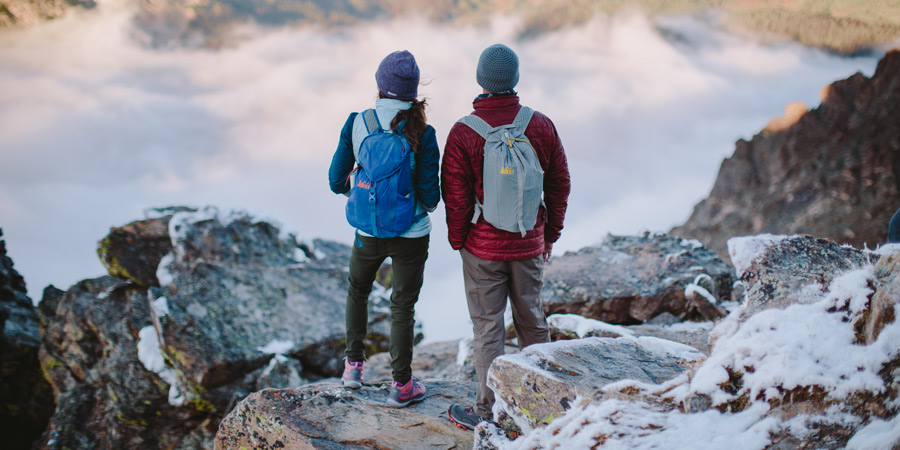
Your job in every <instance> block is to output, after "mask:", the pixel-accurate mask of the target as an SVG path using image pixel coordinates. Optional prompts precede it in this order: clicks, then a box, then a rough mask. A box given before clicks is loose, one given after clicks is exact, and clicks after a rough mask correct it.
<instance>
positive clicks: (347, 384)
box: [341, 380, 362, 389]
mask: <svg viewBox="0 0 900 450" xmlns="http://www.w3.org/2000/svg"><path fill="white" fill-rule="evenodd" d="M341 382H342V383H344V387H345V388H347V389H359V388H361V387H362V383H360V382H358V381H347V380H341Z"/></svg>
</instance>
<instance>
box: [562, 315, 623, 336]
mask: <svg viewBox="0 0 900 450" xmlns="http://www.w3.org/2000/svg"><path fill="white" fill-rule="evenodd" d="M547 324H548V325H550V328H551V329H553V330H554V331H556V332H559V333H562V334H567V335H575V336H577V337H579V338H586V337H620V336H632V335H633V334H634V333H633V332H632V331H630V330H628V329H627V328H624V327H621V326H618V325H610V324H608V323H606V322H602V321H599V320H596V319H588V318H585V317H581V316H579V315H577V314H553V315H552V316H550V317H547Z"/></svg>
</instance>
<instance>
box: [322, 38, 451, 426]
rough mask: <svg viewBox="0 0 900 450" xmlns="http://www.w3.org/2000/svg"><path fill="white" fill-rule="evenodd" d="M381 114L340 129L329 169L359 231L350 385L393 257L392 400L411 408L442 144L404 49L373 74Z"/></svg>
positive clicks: (370, 113) (421, 392)
mask: <svg viewBox="0 0 900 450" xmlns="http://www.w3.org/2000/svg"><path fill="white" fill-rule="evenodd" d="M375 82H376V84H377V86H378V100H376V101H375V107H374V108H373V109H367V110H365V111H363V112H361V113H352V114H350V117H349V118H347V122H346V123H344V128H343V129H342V130H341V137H340V141H339V142H338V147H337V151H335V153H334V158H333V159H332V161H331V168H330V169H329V170H328V181H329V184H330V185H331V190H332V191H333V192H335V193H336V194H345V195H348V196H349V199H348V200H347V209H346V212H347V220H348V221H349V222H350V224H351V225H352V226H353V227H354V228H356V236H355V239H354V244H353V250H352V251H351V254H350V288H349V290H348V292H347V316H346V322H347V349H346V352H345V356H344V374H343V376H342V377H341V379H342V383H343V385H344V386H346V387H348V388H351V389H358V388H360V387H362V373H363V366H364V364H365V359H366V354H365V344H364V339H365V337H366V333H367V331H366V325H367V323H368V320H369V317H368V299H369V293H370V292H371V291H372V283H373V282H374V281H375V275H376V273H377V272H378V269H379V267H381V264H382V263H383V262H384V260H385V258H387V257H390V258H391V261H392V265H393V274H392V277H391V287H392V289H393V290H392V292H391V342H390V352H391V369H392V371H393V378H394V380H393V383H392V385H391V393H390V396H389V397H388V400H387V403H388V404H389V405H391V406H394V407H397V408H399V407H403V406H406V405H408V404H410V403H413V402H418V401H421V400H423V399H424V398H425V385H424V384H422V382H420V381H419V380H417V379H416V378H415V377H413V376H412V369H411V368H410V363H411V362H412V356H413V343H414V342H413V336H414V332H413V325H414V324H415V320H414V315H415V304H416V301H418V299H419V291H420V290H421V288H422V279H423V273H424V270H425V260H426V259H428V242H429V233H430V232H431V220H430V219H429V218H428V213H429V212H432V211H434V209H435V208H436V207H437V204H438V201H440V186H439V177H438V160H439V159H440V154H439V152H438V145H437V139H436V138H435V132H434V128H432V126H431V125H428V124H427V123H426V119H425V106H426V104H425V100H421V101H420V100H417V97H418V92H417V90H418V86H419V66H418V65H417V64H416V60H415V57H413V55H412V53H410V52H408V51H406V50H403V51H396V52H393V53H391V54H389V55H387V57H385V58H384V59H383V60H382V61H381V63H380V64H379V65H378V70H377V71H376V72H375Z"/></svg>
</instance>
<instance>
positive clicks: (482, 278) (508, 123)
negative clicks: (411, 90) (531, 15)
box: [441, 44, 569, 429]
mask: <svg viewBox="0 0 900 450" xmlns="http://www.w3.org/2000/svg"><path fill="white" fill-rule="evenodd" d="M476 80H477V82H478V84H479V85H480V86H481V87H482V88H483V89H484V91H483V93H482V94H481V95H479V96H478V97H476V98H475V101H474V102H473V105H474V107H475V111H474V112H473V113H472V114H471V115H469V116H466V117H464V118H462V119H460V121H459V122H457V123H456V124H455V125H454V126H453V128H452V129H451V130H450V134H449V135H448V136H447V145H446V147H445V148H444V156H443V160H442V163H441V166H442V167H443V169H442V172H441V188H442V189H441V192H442V196H443V199H444V204H445V207H446V210H447V228H448V234H449V240H450V245H451V246H452V247H453V249H454V250H459V252H460V256H461V258H462V263H463V278H464V282H465V288H466V299H467V301H468V306H469V316H470V317H471V319H472V329H473V332H474V345H475V372H476V376H477V379H478V389H477V396H476V402H475V406H474V408H473V407H464V406H462V405H457V404H454V405H451V406H450V409H449V410H448V416H449V417H450V420H452V421H453V422H454V423H455V424H456V425H458V426H460V427H462V428H467V429H474V428H475V426H476V425H477V424H478V423H479V422H481V421H484V420H488V419H491V418H492V408H493V405H494V394H493V392H492V391H491V390H489V389H488V388H487V385H486V384H485V383H486V380H487V371H488V368H489V367H490V365H491V362H492V361H493V360H494V358H496V357H498V356H500V355H502V354H503V353H504V339H505V334H506V332H505V331H506V330H505V327H504V323H503V313H504V310H505V309H506V299H507V297H508V298H509V300H510V304H511V305H512V316H513V324H514V327H515V330H516V336H517V338H518V344H519V347H520V348H525V347H527V346H529V345H532V344H537V343H542V342H549V340H550V333H549V328H548V326H547V320H546V317H545V316H544V311H543V307H542V305H541V287H542V285H543V282H542V278H541V277H542V273H543V268H544V264H545V263H546V262H548V261H549V260H550V253H551V251H552V249H553V243H554V242H556V241H557V240H558V239H559V236H560V232H561V230H562V228H563V219H564V218H565V215H566V206H567V203H568V198H569V169H568V165H567V162H566V155H565V151H564V150H563V146H562V142H560V139H559V134H558V133H557V131H556V127H555V126H554V125H553V122H551V121H550V119H549V118H548V117H547V116H545V115H543V114H541V113H539V112H537V111H533V110H531V109H530V108H528V107H525V106H522V105H520V104H519V97H518V95H517V94H516V91H514V90H513V89H514V88H515V87H516V84H517V83H518V81H519V59H518V56H517V55H516V53H515V52H513V51H512V50H511V49H510V48H509V47H507V46H505V45H502V44H495V45H492V46H490V47H488V48H487V49H485V50H484V51H483V52H482V53H481V57H480V58H479V60H478V68H477V71H476Z"/></svg>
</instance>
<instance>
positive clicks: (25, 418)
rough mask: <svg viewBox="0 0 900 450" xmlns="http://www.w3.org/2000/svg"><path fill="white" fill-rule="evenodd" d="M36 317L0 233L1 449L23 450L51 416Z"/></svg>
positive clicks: (37, 435)
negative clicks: (39, 356)
mask: <svg viewBox="0 0 900 450" xmlns="http://www.w3.org/2000/svg"><path fill="white" fill-rule="evenodd" d="M40 342H41V337H40V332H39V330H38V316H37V311H36V310H35V308H34V305H33V304H32V303H31V299H30V298H28V295H27V293H26V290H25V280H23V279H22V276H21V275H19V273H18V272H16V269H15V268H14V267H13V261H12V259H10V258H9V257H8V256H7V255H6V242H5V241H4V240H3V230H0V398H2V399H3V401H2V402H0V436H3V447H4V448H9V449H29V448H31V444H32V443H33V442H34V441H36V440H37V439H38V438H39V437H40V436H41V433H42V432H43V431H44V428H45V427H46V426H47V421H48V419H49V418H50V414H51V413H52V412H53V393H52V391H51V390H50V384H49V383H47V380H45V379H44V375H43V373H42V372H41V366H40V364H39V362H38V348H39V346H40Z"/></svg>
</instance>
